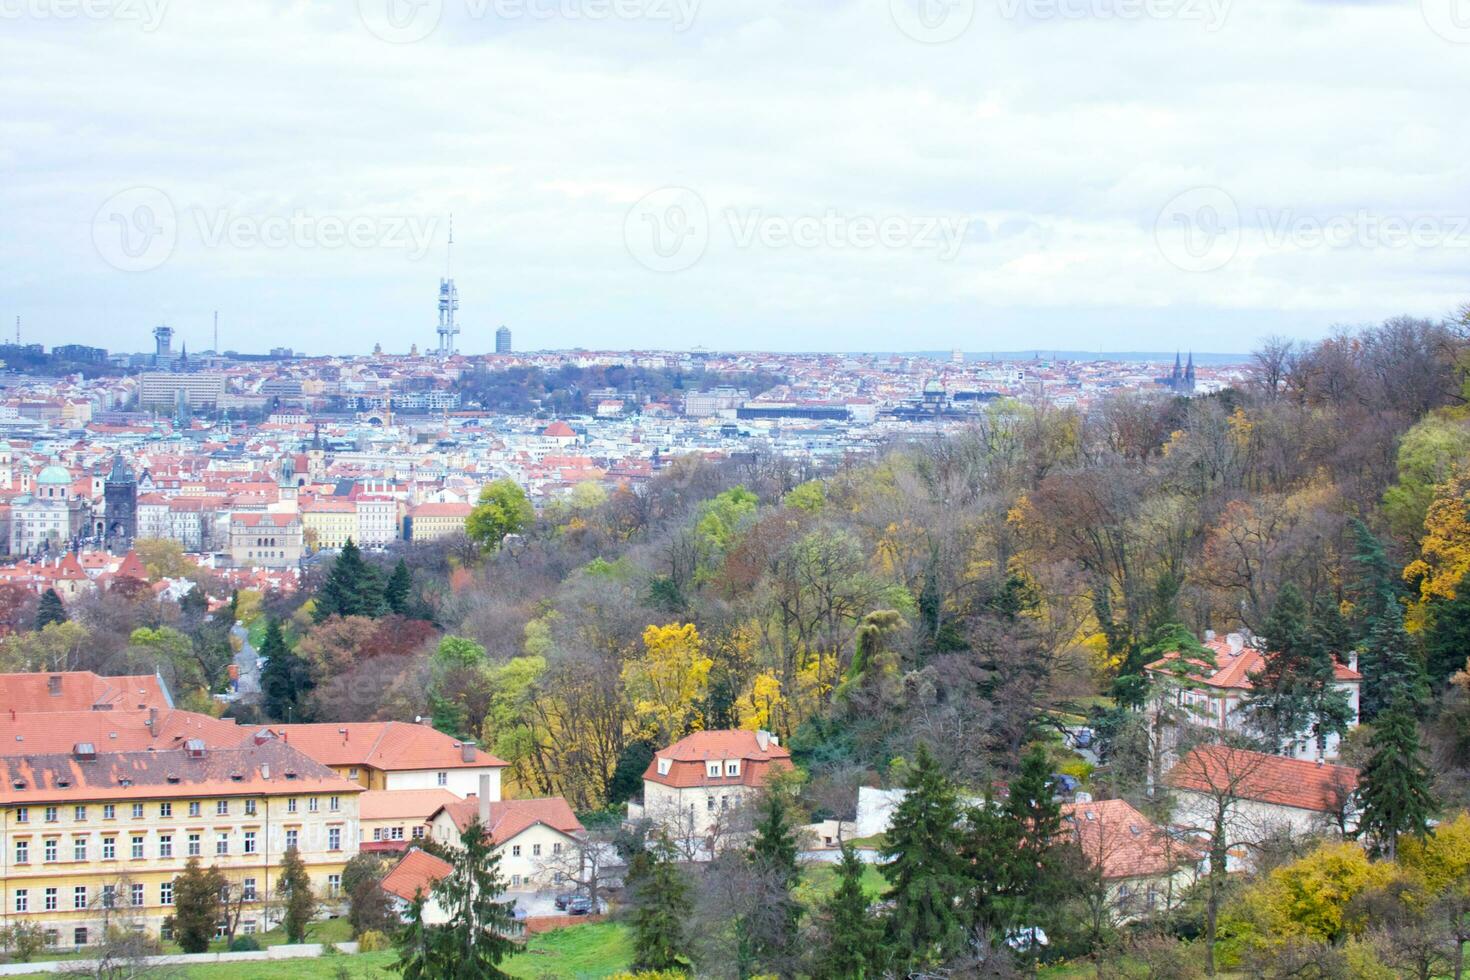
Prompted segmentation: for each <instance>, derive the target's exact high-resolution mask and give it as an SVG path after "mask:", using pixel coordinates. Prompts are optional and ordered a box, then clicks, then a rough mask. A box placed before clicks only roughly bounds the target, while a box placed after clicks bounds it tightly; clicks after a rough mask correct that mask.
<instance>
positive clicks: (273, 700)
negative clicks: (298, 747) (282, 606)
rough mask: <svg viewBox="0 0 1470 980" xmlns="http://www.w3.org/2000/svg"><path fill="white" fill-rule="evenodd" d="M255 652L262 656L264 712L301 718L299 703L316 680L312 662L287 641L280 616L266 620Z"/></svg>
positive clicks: (281, 717) (283, 718)
mask: <svg viewBox="0 0 1470 980" xmlns="http://www.w3.org/2000/svg"><path fill="white" fill-rule="evenodd" d="M258 653H259V655H260V656H261V657H262V658H263V659H264V660H265V667H264V668H263V669H262V670H261V672H260V690H261V698H262V707H263V708H264V709H265V713H266V715H268V716H269V717H271V718H274V719H276V720H277V721H287V722H290V721H301V720H302V717H301V715H302V705H304V704H305V703H306V698H307V695H308V694H310V693H311V689H312V688H313V687H314V686H315V682H314V681H313V679H312V676H311V666H310V665H309V664H308V663H307V662H306V661H305V660H304V659H302V658H301V657H300V656H298V655H297V654H296V652H295V651H294V650H292V649H291V648H290V647H289V646H287V645H286V638H285V636H284V635H283V634H282V632H281V623H280V620H278V619H274V618H272V619H268V620H266V624H265V639H264V640H262V641H261V644H260V650H259V651H258Z"/></svg>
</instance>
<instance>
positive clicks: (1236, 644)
mask: <svg viewBox="0 0 1470 980" xmlns="http://www.w3.org/2000/svg"><path fill="white" fill-rule="evenodd" d="M1225 642H1226V643H1228V644H1230V655H1231V656H1232V657H1238V656H1240V651H1242V650H1244V649H1245V635H1244V634H1243V633H1227V634H1225Z"/></svg>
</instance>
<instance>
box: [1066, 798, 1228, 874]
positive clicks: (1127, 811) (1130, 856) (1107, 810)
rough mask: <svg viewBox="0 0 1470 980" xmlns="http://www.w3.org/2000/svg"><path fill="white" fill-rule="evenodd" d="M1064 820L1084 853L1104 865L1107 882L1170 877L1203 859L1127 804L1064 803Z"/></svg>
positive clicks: (1101, 801)
mask: <svg viewBox="0 0 1470 980" xmlns="http://www.w3.org/2000/svg"><path fill="white" fill-rule="evenodd" d="M1062 818H1063V819H1064V820H1066V821H1067V823H1068V824H1069V826H1070V827H1071V828H1072V830H1073V831H1074V832H1075V833H1076V835H1077V841H1078V843H1079V844H1080V845H1081V846H1082V852H1083V853H1084V854H1086V855H1087V856H1088V858H1089V859H1090V860H1091V861H1092V862H1093V864H1095V865H1101V867H1102V873H1103V877H1104V878H1143V877H1153V876H1155V875H1164V874H1169V873H1170V872H1172V871H1173V870H1174V869H1175V868H1177V867H1179V866H1180V865H1181V864H1185V863H1188V862H1192V861H1197V860H1199V858H1200V854H1199V852H1198V851H1196V850H1195V849H1194V848H1192V847H1190V846H1188V845H1186V844H1183V843H1181V842H1179V841H1177V840H1174V839H1173V838H1171V837H1169V836H1168V834H1166V833H1165V832H1164V831H1163V830H1161V829H1160V828H1159V827H1157V826H1155V825H1154V824H1152V823H1150V822H1149V819H1148V818H1147V817H1145V816H1144V815H1143V814H1141V813H1139V812H1138V811H1137V810H1135V809H1134V808H1133V807H1132V806H1129V805H1128V803H1127V802H1126V801H1124V800H1099V801H1096V802H1092V803H1065V804H1063V805H1062Z"/></svg>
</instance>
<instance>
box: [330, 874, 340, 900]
mask: <svg viewBox="0 0 1470 980" xmlns="http://www.w3.org/2000/svg"><path fill="white" fill-rule="evenodd" d="M341 893H342V876H341V875H327V895H328V896H329V897H331V898H336V897H337V896H338V895H340V894H341Z"/></svg>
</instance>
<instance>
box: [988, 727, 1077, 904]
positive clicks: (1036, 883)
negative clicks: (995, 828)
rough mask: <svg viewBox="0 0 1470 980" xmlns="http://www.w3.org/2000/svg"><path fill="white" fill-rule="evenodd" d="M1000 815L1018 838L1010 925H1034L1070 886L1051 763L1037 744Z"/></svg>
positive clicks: (1025, 759)
mask: <svg viewBox="0 0 1470 980" xmlns="http://www.w3.org/2000/svg"><path fill="white" fill-rule="evenodd" d="M1004 816H1005V819H1006V820H1007V821H1008V822H1009V823H1010V825H1011V826H1010V828H1009V829H1010V832H1011V833H1013V834H1015V835H1016V850H1015V857H1014V858H1013V859H1012V861H1011V862H1010V865H1011V870H1012V875H1011V881H1010V883H1009V888H1008V891H1009V893H1010V894H1009V895H1008V896H1005V897H1006V902H1005V907H1006V908H1007V911H1009V913H1010V915H1011V924H1013V925H1025V926H1031V925H1035V924H1036V921H1035V920H1036V918H1037V917H1038V915H1045V914H1046V912H1047V911H1048V910H1049V909H1051V908H1053V907H1054V906H1055V905H1056V904H1057V903H1059V902H1060V901H1061V900H1062V899H1063V898H1065V897H1066V894H1065V893H1066V890H1067V883H1068V878H1067V870H1068V869H1067V867H1066V861H1065V850H1064V846H1065V843H1066V841H1067V839H1068V838H1067V837H1066V836H1065V835H1064V834H1063V833H1062V805H1061V803H1059V802H1058V801H1057V800H1056V799H1055V795H1054V793H1053V791H1052V779H1051V765H1050V763H1049V762H1048V760H1047V757H1046V751H1045V750H1044V749H1042V748H1041V747H1040V746H1035V747H1034V748H1032V749H1031V750H1030V751H1029V752H1027V753H1026V754H1025V755H1024V756H1023V757H1022V758H1021V771H1020V772H1019V773H1018V774H1017V775H1016V778H1015V779H1013V780H1011V784H1010V795H1009V796H1008V797H1007V798H1006V805H1005V809H1004ZM1002 840H1003V838H1002Z"/></svg>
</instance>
